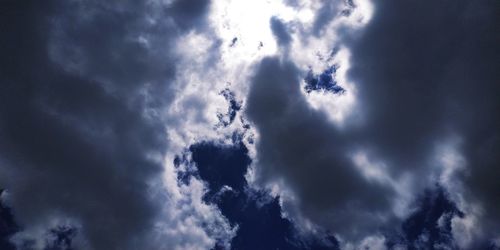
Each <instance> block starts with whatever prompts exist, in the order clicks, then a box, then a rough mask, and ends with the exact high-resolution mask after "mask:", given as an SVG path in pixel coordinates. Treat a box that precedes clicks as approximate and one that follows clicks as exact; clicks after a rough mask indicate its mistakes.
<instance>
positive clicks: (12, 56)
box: [0, 1, 208, 249]
mask: <svg viewBox="0 0 500 250" xmlns="http://www.w3.org/2000/svg"><path fill="white" fill-rule="evenodd" d="M151 4H152V3H151ZM2 6H3V7H2V8H1V15H0V29H1V34H2V35H1V39H0V68H1V69H0V82H1V85H0V161H1V163H2V164H1V166H0V168H1V174H0V186H1V187H2V188H6V189H7V190H8V191H9V199H8V200H9V204H10V205H11V206H12V209H13V211H14V217H15V218H16V219H17V221H18V222H19V224H20V225H21V226H22V227H25V226H26V227H29V226H31V225H44V224H48V223H49V222H50V220H51V219H54V218H69V219H71V220H73V221H75V223H76V224H78V225H77V226H79V227H81V230H79V231H78V234H80V235H81V236H83V237H84V239H86V240H87V241H88V244H89V245H87V246H85V247H84V248H85V249H143V248H149V247H146V245H145V244H146V242H145V241H144V238H143V236H145V235H146V234H147V233H148V232H150V230H151V229H152V226H153V223H154V219H155V218H156V216H157V215H158V211H159V209H160V203H159V202H158V201H154V200H153V199H152V198H151V197H150V196H149V192H148V191H149V189H150V188H151V187H150V184H152V183H151V182H152V181H153V180H154V179H155V178H160V176H161V171H162V165H161V164H162V163H161V161H162V159H161V158H162V155H163V153H164V151H165V150H166V147H167V145H166V143H165V141H166V131H165V127H164V120H163V118H162V117H160V116H159V115H158V113H159V112H158V111H159V110H161V108H162V107H164V106H165V105H167V104H168V102H169V100H171V98H172V96H173V94H174V93H173V91H172V90H171V89H170V85H169V81H170V80H171V78H172V76H173V73H174V72H175V67H176V66H175V60H174V58H173V56H172V55H171V53H170V52H169V49H168V48H169V47H171V45H172V42H173V41H174V40H173V39H175V38H176V37H177V36H178V35H179V34H181V33H182V32H183V31H186V30H189V29H191V28H193V27H194V25H196V24H197V23H196V22H195V20H198V21H199V20H201V18H202V17H203V15H204V13H205V11H206V8H207V6H208V1H177V2H174V3H173V5H171V6H163V5H158V6H156V5H154V6H153V5H149V3H144V2H137V1H107V2H101V1H43V2H41V1H6V2H4V3H2ZM173 13H175V15H174V14H173ZM155 15H156V16H155ZM169 18H171V19H173V21H174V22H175V23H177V24H178V25H177V26H172V25H169V24H168V22H166V20H167V19H169ZM63 243H64V242H63ZM165 244H168V242H165ZM80 247H82V246H80ZM153 248H154V247H153Z"/></svg>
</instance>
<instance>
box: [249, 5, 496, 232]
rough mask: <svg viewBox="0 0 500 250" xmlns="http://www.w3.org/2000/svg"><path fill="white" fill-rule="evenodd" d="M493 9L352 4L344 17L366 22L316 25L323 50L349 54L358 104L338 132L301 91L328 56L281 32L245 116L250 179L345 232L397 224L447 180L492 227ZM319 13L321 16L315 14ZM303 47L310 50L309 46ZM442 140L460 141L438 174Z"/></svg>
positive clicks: (349, 77)
mask: <svg viewBox="0 0 500 250" xmlns="http://www.w3.org/2000/svg"><path fill="white" fill-rule="evenodd" d="M493 5H495V3H493V2H492V1H481V2H480V3H475V4H471V3H468V2H466V1H458V2H456V1H455V2H453V3H449V2H440V3H425V2H411V3H408V4H407V3H404V4H403V3H399V2H397V3H396V2H391V3H378V2H377V3H373V6H372V5H371V4H368V5H363V4H362V3H361V4H360V3H354V4H353V5H350V8H351V11H354V10H356V9H357V8H358V9H361V13H367V15H365V16H364V17H365V18H364V19H363V18H361V19H360V20H364V21H362V22H363V23H364V24H365V25H366V26H364V27H361V28H359V29H352V28H350V27H355V26H356V25H353V26H349V25H350V24H351V23H350V21H346V22H345V23H344V24H345V25H341V24H339V22H340V23H342V22H341V21H336V20H344V18H350V17H352V16H353V14H352V13H351V14H349V15H340V17H338V19H337V18H334V19H332V20H331V21H325V22H326V24H324V25H327V26H328V27H330V29H326V28H325V29H324V31H325V32H323V33H322V34H323V36H322V37H321V39H324V40H330V41H334V43H330V45H325V46H330V51H331V50H333V49H334V48H335V45H338V46H340V47H343V48H344V49H345V50H348V51H349V54H350V56H349V57H348V60H347V64H348V69H347V72H346V76H345V78H344V79H343V80H346V81H348V82H347V85H346V86H347V87H346V93H349V92H353V94H354V100H355V101H354V102H355V103H354V105H351V106H350V109H347V110H344V115H343V117H344V118H343V119H342V126H337V125H338V124H336V122H335V119H333V122H332V120H331V119H328V117H327V116H328V115H329V113H328V111H325V110H326V108H325V109H318V108H314V107H312V106H310V105H309V104H308V103H311V102H310V101H309V98H310V97H311V96H310V95H308V94H306V93H304V92H301V91H300V85H301V82H302V81H303V78H304V76H305V74H304V71H306V69H305V67H304V66H307V65H308V62H309V63H310V65H311V68H313V69H314V72H321V71H322V70H325V69H327V68H328V66H331V62H329V61H328V60H324V59H325V58H328V53H324V52H323V51H325V52H326V51H328V50H327V49H325V50H322V51H320V52H318V53H319V54H320V55H327V56H326V57H320V58H319V59H318V60H316V61H315V60H313V59H311V60H309V59H308V55H307V53H308V52H309V51H308V50H307V49H308V48H311V46H312V44H314V43H312V41H314V36H313V37H311V36H305V35H304V34H310V33H308V32H294V33H289V34H291V35H292V41H293V42H292V44H291V45H290V48H292V49H291V52H290V55H289V56H287V57H280V58H281V59H278V57H276V58H266V59H263V60H262V61H261V62H260V63H259V66H257V67H256V70H255V71H254V76H253V78H252V79H251V82H252V85H251V86H252V87H251V89H250V92H249V95H248V97H247V100H246V101H247V102H246V115H247V116H248V118H249V119H250V121H251V122H252V123H253V125H254V126H255V129H256V131H257V134H258V136H257V137H258V140H257V144H256V152H257V154H256V163H255V169H254V173H255V178H256V180H257V183H258V184H259V185H268V186H273V185H274V186H276V185H277V186H279V188H278V190H280V191H279V192H282V193H287V192H291V194H292V195H291V197H293V199H291V200H294V201H293V202H291V203H290V204H291V205H290V206H286V207H285V210H287V209H288V211H299V212H298V213H297V212H294V213H291V214H297V216H298V217H304V218H306V219H308V220H310V221H312V222H313V223H317V224H319V225H322V226H326V227H327V228H330V229H332V230H334V231H336V232H339V234H341V235H342V234H343V235H350V236H353V235H358V236H359V235H363V234H364V235H366V234H367V232H370V231H375V232H376V231H378V230H380V229H382V228H384V227H386V226H387V225H396V224H394V222H395V221H398V220H401V219H403V218H405V217H406V216H408V215H409V213H410V210H409V209H410V208H411V202H409V201H411V200H413V199H415V198H416V197H417V196H418V195H419V194H420V193H422V192H424V189H425V188H426V187H432V186H433V185H434V184H435V183H440V182H443V181H444V182H448V184H450V183H454V184H456V185H455V187H457V186H460V188H456V189H453V190H452V191H460V192H461V193H460V194H459V195H455V197H457V196H458V197H461V199H462V201H460V200H458V199H455V200H454V202H456V203H458V204H459V205H460V204H462V205H463V204H464V202H463V200H465V201H466V202H470V203H478V204H480V206H481V207H483V208H484V209H485V214H484V215H482V216H483V217H482V218H489V219H490V220H489V222H486V221H484V223H482V227H485V228H494V225H498V223H499V221H498V213H497V211H500V209H499V207H498V204H497V202H496V200H498V199H495V198H494V197H496V196H498V192H497V191H496V190H500V188H499V187H498V184H497V183H498V182H495V181H494V180H496V179H498V177H499V174H498V171H497V170H498V168H497V167H496V164H497V163H498V162H499V159H498V157H496V155H497V154H495V153H494V152H495V150H496V149H498V124H499V123H498V119H497V118H496V117H497V116H496V115H494V114H495V111H496V110H497V109H498V108H499V107H500V106H499V105H500V103H499V101H498V98H496V94H494V93H498V91H499V89H498V86H497V84H495V82H496V81H497V78H498V76H497V75H498V74H496V71H495V68H497V66H496V65H498V60H496V59H495V56H493V55H495V54H498V50H497V49H496V48H497V47H498V46H495V44H496V43H498V36H496V35H495V32H494V29H495V28H494V27H495V24H496V23H497V21H498V20H497V18H498V17H497V16H495V15H494V13H493V12H494V11H493V9H495V8H492V7H493ZM356 6H358V7H356ZM363 6H364V7H363ZM366 6H368V7H366ZM372 7H373V8H372ZM371 10H373V15H372V12H370V11H371ZM363 11H365V12H363ZM316 15H317V18H319V19H322V17H321V13H319V14H318V12H316ZM346 16H347V17H346ZM355 20H356V19H355ZM322 25H323V24H322ZM304 27H306V26H304ZM304 30H309V29H307V28H305V29H304ZM328 30H335V32H336V34H335V35H336V36H337V37H335V35H332V34H331V33H328ZM304 40H308V41H311V43H310V44H309V45H308V46H306V45H304V44H305V43H304V42H302V41H304ZM322 44H323V43H322ZM301 46H304V47H305V49H303V50H300V49H298V48H301ZM325 48H327V47H325ZM294 51H300V54H295V53H294ZM318 51H319V50H318ZM286 53H288V52H286ZM310 53H313V51H310ZM333 58H335V55H333ZM315 62H316V63H315ZM318 62H319V63H318ZM329 64H330V65H329ZM494 65H495V66H494ZM342 66H343V65H340V67H342ZM318 69H319V70H318ZM339 84H340V86H344V85H343V84H346V83H343V82H339ZM319 98H322V99H327V98H330V99H334V98H342V97H339V96H337V95H323V96H322V97H319ZM306 100H307V101H306ZM316 103H319V102H316ZM323 103H326V102H323ZM329 104H331V102H330V103H329ZM346 113H347V114H346ZM450 138H460V139H459V140H460V141H461V142H460V143H454V142H453V143H451V144H450V145H452V146H450V147H451V148H452V149H451V154H450V153H445V154H447V155H446V156H443V157H445V158H446V157H448V158H449V157H452V158H453V159H455V160H453V159H452V160H453V161H454V162H449V159H448V160H445V161H447V162H441V163H440V164H442V165H443V166H440V168H439V169H438V170H436V161H435V152H436V147H435V145H439V144H446V143H449V141H450ZM347 155H354V157H352V158H351V159H349V158H348V157H347ZM363 159H364V160H363ZM464 163H465V164H464ZM449 164H454V166H450V165H449ZM436 172H438V173H436ZM452 172H453V173H452ZM450 178H453V180H451V181H450ZM441 184H443V185H444V184H446V183H441ZM462 184H463V186H461V185H462ZM292 207H294V208H292ZM297 208H298V210H297ZM460 209H462V210H464V212H465V213H466V214H467V213H474V211H475V210H474V209H472V208H467V207H466V206H460ZM471 216H478V214H476V215H471ZM292 217H293V216H292ZM345 218H348V219H345ZM344 219H345V220H346V221H343V220H344ZM478 230H479V229H478ZM485 237H487V238H488V237H494V235H488V236H485ZM358 238H359V237H358ZM476 240H480V237H477V239H476Z"/></svg>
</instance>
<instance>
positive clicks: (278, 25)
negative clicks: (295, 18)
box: [271, 17, 292, 47]
mask: <svg viewBox="0 0 500 250" xmlns="http://www.w3.org/2000/svg"><path fill="white" fill-rule="evenodd" d="M271 30H272V31H273V34H274V36H275V37H276V40H278V44H279V45H281V46H285V47H286V46H288V45H289V44H290V42H291V41H292V37H291V36H290V34H289V33H288V32H289V31H288V29H287V27H286V25H285V24H284V23H283V21H282V20H280V19H279V18H277V17H272V18H271Z"/></svg>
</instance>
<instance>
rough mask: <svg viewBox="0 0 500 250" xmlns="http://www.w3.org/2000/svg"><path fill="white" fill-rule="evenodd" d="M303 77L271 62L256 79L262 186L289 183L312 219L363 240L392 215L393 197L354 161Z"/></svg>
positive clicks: (250, 106) (250, 105) (253, 95)
mask: <svg viewBox="0 0 500 250" xmlns="http://www.w3.org/2000/svg"><path fill="white" fill-rule="evenodd" d="M299 76H300V74H299V70H298V69H297V68H295V66H294V65H293V64H292V63H290V62H280V61H279V60H278V59H276V58H267V59H264V60H263V61H262V62H261V64H260V66H259V67H258V69H257V71H256V73H255V76H254V78H253V79H252V82H253V85H252V89H251V91H250V94H249V96H248V99H247V110H246V112H247V115H248V117H249V119H250V120H251V121H252V122H253V123H254V124H255V126H256V129H257V130H258V132H259V138H260V140H259V141H258V144H257V155H258V163H257V164H258V165H259V168H257V169H256V171H257V176H258V178H259V179H258V181H259V182H262V183H266V182H269V181H274V180H279V179H281V178H284V179H285V181H286V184H287V185H288V186H289V187H290V188H291V189H292V191H293V192H294V193H295V194H296V195H297V196H298V198H299V200H300V201H299V207H300V211H301V212H302V213H304V214H305V215H306V216H307V217H308V218H310V219H312V220H313V221H314V222H316V223H318V224H322V225H324V226H327V227H328V228H330V229H334V231H336V232H342V233H344V235H348V236H352V237H360V236H362V235H360V234H359V233H360V232H362V231H364V230H368V229H374V228H373V227H372V226H374V225H376V224H380V223H383V220H381V218H380V217H379V216H386V212H385V211H387V210H388V209H389V208H390V205H391V199H392V198H391V197H392V195H393V193H392V191H391V190H390V188H388V187H386V186H384V185H382V184H379V183H376V182H369V181H367V180H365V179H364V177H363V176H362V175H361V174H360V173H359V172H358V171H357V170H356V169H355V167H354V166H353V163H352V161H351V160H350V158H349V153H350V149H351V148H352V147H353V145H352V142H349V141H348V140H347V139H348V136H346V135H344V134H343V133H342V132H341V131H339V130H336V129H335V127H333V126H332V125H331V124H330V123H329V121H328V119H327V117H326V116H325V115H324V114H323V113H321V112H318V111H315V110H313V109H312V108H310V107H309V106H308V104H307V102H306V100H305V98H304V97H303V96H302V94H301V93H300V77H299ZM339 215H340V216H339ZM387 219H391V218H387ZM358 227H365V228H364V229H362V230H360V229H359V228H358ZM369 227H371V228H369Z"/></svg>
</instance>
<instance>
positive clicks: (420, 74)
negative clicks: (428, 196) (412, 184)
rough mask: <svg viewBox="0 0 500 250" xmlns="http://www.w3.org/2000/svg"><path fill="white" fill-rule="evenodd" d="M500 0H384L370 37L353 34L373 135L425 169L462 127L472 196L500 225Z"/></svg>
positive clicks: (386, 153) (391, 153) (380, 147)
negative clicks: (435, 146) (433, 152)
mask: <svg viewBox="0 0 500 250" xmlns="http://www.w3.org/2000/svg"><path fill="white" fill-rule="evenodd" d="M499 10H500V5H499V3H498V2H495V1H487V0H486V1H475V2H469V1H440V2H434V1H432V2H431V1H406V2H400V1H388V2H376V3H375V15H374V17H373V20H372V21H371V22H370V23H369V24H368V26H367V27H366V29H365V30H364V32H363V34H361V37H360V38H359V39H353V40H347V41H348V43H349V46H350V47H351V52H352V69H351V71H350V73H349V74H350V77H351V79H353V80H354V82H356V83H357V85H358V88H359V100H360V101H361V103H362V105H361V107H362V108H363V109H365V110H364V111H363V112H365V113H366V117H367V122H366V123H367V128H366V130H365V133H364V134H363V137H364V138H366V140H367V141H368V142H369V144H371V145H372V147H373V148H376V149H375V151H377V152H378V154H379V155H382V156H383V157H384V158H386V159H389V160H390V162H391V165H393V166H394V167H393V171H401V170H402V169H408V168H410V169H421V168H422V167H423V166H422V165H421V164H424V163H425V162H422V159H425V157H426V155H428V154H429V150H430V149H431V148H432V143H433V142H435V141H442V140H444V138H445V137H446V136H447V135H449V134H458V135H459V136H460V137H462V138H463V145H462V147H461V148H460V149H459V151H461V152H462V153H463V154H464V156H465V160H466V162H467V170H466V172H467V174H465V173H464V174H465V175H466V176H463V179H464V181H465V183H466V188H467V189H468V190H469V191H471V194H470V196H469V200H476V199H478V200H480V201H481V203H482V205H483V206H484V207H485V208H486V211H487V212H486V215H485V218H487V219H488V220H489V221H494V224H495V225H496V226H498V225H499V224H498V223H500V221H499V218H500V214H499V211H500V203H499V202H498V198H497V197H498V195H499V193H498V190H500V183H499V182H498V181H497V180H498V179H500V166H499V164H500V158H499V157H498V156H499V155H498V153H496V152H498V151H499V142H500V141H499V138H500V134H499V128H500V127H499V125H500V123H499V122H500V120H499V118H498V115H496V113H498V110H500V99H499V98H498V95H499V94H500V88H499V86H498V81H499V75H498V68H499V67H500V60H499V58H498V55H499V54H500V51H499V47H498V44H499V42H500V36H499V35H498V32H496V30H498V23H499V16H498V12H499ZM455 181H459V180H455Z"/></svg>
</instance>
